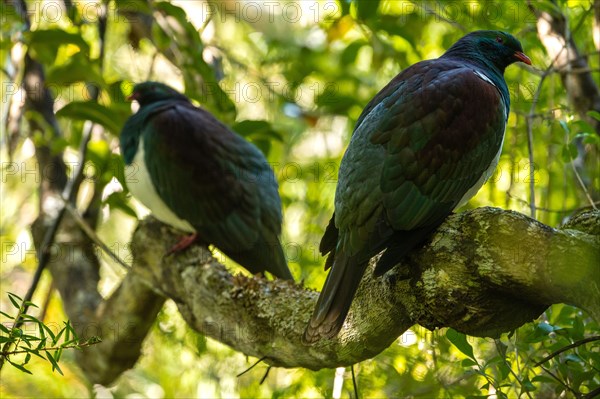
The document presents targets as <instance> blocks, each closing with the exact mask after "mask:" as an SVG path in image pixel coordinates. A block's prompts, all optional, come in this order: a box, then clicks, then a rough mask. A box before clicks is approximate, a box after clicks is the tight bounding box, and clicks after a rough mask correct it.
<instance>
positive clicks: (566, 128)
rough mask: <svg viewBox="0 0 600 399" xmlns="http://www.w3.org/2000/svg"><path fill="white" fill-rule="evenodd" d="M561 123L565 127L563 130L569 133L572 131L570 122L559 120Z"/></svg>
mask: <svg viewBox="0 0 600 399" xmlns="http://www.w3.org/2000/svg"><path fill="white" fill-rule="evenodd" d="M558 123H559V125H560V126H561V127H562V128H563V130H564V131H565V132H566V133H567V134H568V133H571V129H570V128H569V124H568V123H567V121H565V120H562V119H561V120H559V121H558Z"/></svg>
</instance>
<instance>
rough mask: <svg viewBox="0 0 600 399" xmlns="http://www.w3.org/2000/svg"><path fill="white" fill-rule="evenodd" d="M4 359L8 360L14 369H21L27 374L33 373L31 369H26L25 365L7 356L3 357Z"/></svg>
mask: <svg viewBox="0 0 600 399" xmlns="http://www.w3.org/2000/svg"><path fill="white" fill-rule="evenodd" d="M5 359H6V360H8V362H9V363H10V364H11V365H12V366H13V367H15V368H16V369H18V370H21V371H22V372H24V373H27V374H33V373H32V372H31V371H29V370H27V369H26V368H25V367H23V366H21V365H20V364H17V363H14V362H12V361H11V360H10V359H9V358H5Z"/></svg>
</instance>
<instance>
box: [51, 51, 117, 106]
mask: <svg viewBox="0 0 600 399" xmlns="http://www.w3.org/2000/svg"><path fill="white" fill-rule="evenodd" d="M47 81H48V82H49V83H54V84H58V85H63V86H67V85H71V84H73V83H76V82H89V83H90V84H93V85H94V86H96V87H98V88H103V87H105V86H106V83H105V82H104V78H103V77H102V73H100V66H99V65H98V63H97V62H94V61H91V60H90V59H88V58H87V57H86V56H85V55H84V54H82V53H77V54H74V55H72V56H71V57H69V59H68V60H67V61H66V62H65V63H63V64H61V65H57V66H54V67H53V68H49V69H48V76H47ZM81 95H82V96H85V93H81Z"/></svg>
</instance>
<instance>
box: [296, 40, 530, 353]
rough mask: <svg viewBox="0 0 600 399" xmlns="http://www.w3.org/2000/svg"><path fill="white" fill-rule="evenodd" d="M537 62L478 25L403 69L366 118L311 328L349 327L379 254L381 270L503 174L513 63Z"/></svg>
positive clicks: (330, 230) (345, 173)
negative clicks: (499, 169) (498, 170)
mask: <svg viewBox="0 0 600 399" xmlns="http://www.w3.org/2000/svg"><path fill="white" fill-rule="evenodd" d="M517 61H520V62H524V63H526V64H531V61H530V59H529V58H528V57H527V56H526V55H525V54H524V53H523V48H522V47H521V44H520V43H519V41H518V40H517V39H515V38H514V37H513V36H511V35H510V34H508V33H505V32H499V31H476V32H472V33H469V34H468V35H466V36H464V37H463V38H461V39H460V40H458V41H457V42H456V43H455V44H454V45H453V46H452V47H451V48H450V49H449V50H448V51H446V52H445V53H444V54H443V55H442V56H441V57H440V58H438V59H434V60H427V61H422V62H419V63H417V64H415V65H412V66H411V67H409V68H407V69H405V70H404V71H402V72H401V73H400V74H399V75H397V76H396V77H395V78H394V79H393V80H392V81H391V82H390V83H389V84H388V85H387V86H386V87H384V88H383V89H382V90H381V91H380V92H379V93H378V94H377V95H376V96H375V97H374V98H373V99H372V100H371V101H370V102H369V104H367V106H366V108H365V109H364V110H363V112H362V114H361V115H360V117H359V119H358V121H357V123H356V127H355V129H354V133H353V136H352V139H351V141H350V144H349V146H348V149H347V150H346V153H345V154H344V157H343V159H342V162H341V165H340V169H339V180H338V185H337V189H336V193H335V212H334V216H333V217H332V218H331V221H330V223H329V226H327V229H326V231H325V234H324V236H323V239H322V241H321V245H320V250H321V252H322V253H323V254H324V255H325V254H329V257H328V258H327V262H326V268H329V267H331V271H330V273H329V275H328V276H327V279H326V281H325V285H324V287H323V290H322V291H321V294H320V297H319V300H318V302H317V305H316V308H315V310H314V313H313V315H312V317H311V319H310V321H309V324H308V326H307V328H306V331H305V333H304V340H305V342H307V343H313V342H316V341H318V340H319V339H321V338H331V337H334V336H335V335H337V333H338V332H339V330H340V329H341V327H342V325H343V323H344V320H345V318H346V315H347V314H348V310H349V309H350V304H351V303H352V299H353V297H354V294H355V292H356V289H357V288H358V285H359V283H360V281H361V278H362V276H363V274H364V272H365V269H366V267H367V265H368V262H369V259H371V257H373V256H374V255H376V254H377V253H379V252H380V251H382V250H384V249H386V251H385V252H384V253H383V255H382V257H381V258H380V260H379V262H378V263H377V265H376V267H375V274H376V275H381V274H383V273H385V272H386V271H388V270H389V269H390V268H391V267H392V266H394V265H395V264H396V263H398V262H399V261H400V260H401V259H402V257H403V256H404V255H406V254H407V253H408V252H409V251H410V250H411V249H413V248H414V247H415V246H417V245H418V244H420V243H421V242H422V241H423V240H424V239H425V238H426V237H427V236H428V235H429V234H430V233H431V232H432V231H433V230H434V229H436V228H437V227H438V226H439V225H440V224H441V223H442V222H443V221H444V219H445V218H446V217H447V216H448V215H449V214H450V213H451V212H452V210H453V209H455V208H457V207H459V206H461V205H462V204H464V203H466V202H467V201H468V200H469V199H470V198H471V197H472V196H474V195H475V193H477V191H478V190H479V189H480V188H481V186H482V185H483V184H484V183H485V181H486V180H487V179H488V178H489V177H490V176H491V174H492V173H493V171H494V169H495V167H496V165H497V163H498V159H499V157H500V152H501V150H502V142H503V140H504V131H505V128H506V122H507V119H508V113H509V108H510V97H509V93H508V87H507V86H506V82H505V81H504V76H503V75H504V69H505V68H506V67H507V66H509V65H510V64H512V63H514V62H517Z"/></svg>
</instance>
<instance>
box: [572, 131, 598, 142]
mask: <svg viewBox="0 0 600 399" xmlns="http://www.w3.org/2000/svg"><path fill="white" fill-rule="evenodd" d="M575 139H580V140H581V141H582V142H583V143H584V144H594V145H598V144H600V136H598V135H597V134H595V133H587V132H585V133H577V135H575V138H574V139H573V140H575Z"/></svg>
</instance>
